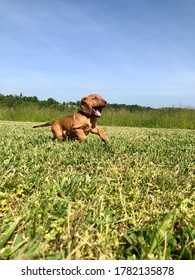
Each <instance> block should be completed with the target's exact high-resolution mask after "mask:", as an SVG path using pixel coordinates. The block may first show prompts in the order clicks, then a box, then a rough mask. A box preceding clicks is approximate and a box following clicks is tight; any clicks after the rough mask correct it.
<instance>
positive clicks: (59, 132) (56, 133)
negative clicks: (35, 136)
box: [51, 124, 66, 141]
mask: <svg viewBox="0 0 195 280" xmlns="http://www.w3.org/2000/svg"><path fill="white" fill-rule="evenodd" d="M51 131H52V133H53V140H55V139H57V140H58V141H64V140H65V139H66V135H65V134H64V131H63V129H62V128H61V126H60V125H57V124H56V125H52V127H51Z"/></svg>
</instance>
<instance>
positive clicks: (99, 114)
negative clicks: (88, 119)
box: [95, 108, 101, 117]
mask: <svg viewBox="0 0 195 280" xmlns="http://www.w3.org/2000/svg"><path fill="white" fill-rule="evenodd" d="M95 115H96V116H97V117H101V112H100V109H99V108H96V109H95Z"/></svg>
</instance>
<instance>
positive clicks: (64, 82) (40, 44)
mask: <svg viewBox="0 0 195 280" xmlns="http://www.w3.org/2000/svg"><path fill="white" fill-rule="evenodd" d="M194 15H195V0H41V1H40V0H31V1H28V0H17V1H16V0H0V61H1V67H0V93H3V94H5V95H7V94H16V95H19V94H20V93H23V95H26V96H34V95H35V96H37V97H38V98H39V99H40V100H43V99H47V98H49V97H52V98H54V99H56V100H57V101H59V102H63V101H77V100H80V99H81V98H82V97H83V96H85V95H87V94H90V93H94V92H97V93H99V94H101V95H102V96H103V97H104V98H105V99H106V100H107V101H108V102H109V103H125V104H138V105H142V106H151V107H157V108H158V107H163V106H190V107H195V16H194Z"/></svg>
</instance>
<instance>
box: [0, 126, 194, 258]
mask: <svg viewBox="0 0 195 280" xmlns="http://www.w3.org/2000/svg"><path fill="white" fill-rule="evenodd" d="M32 125H33V124H32V123H24V122H6V121H2V122H0V184H1V188H0V199H1V201H0V203H1V211H0V223H1V228H0V259H195V250H194V248H195V229H194V228H195V199H194V190H195V131H194V130H176V129H175V130H174V129H170V130H168V129H149V128H127V127H123V128H121V127H109V126H107V127H104V128H105V131H106V133H107V135H108V136H109V138H110V142H109V143H108V144H105V143H102V142H101V141H100V139H99V138H98V137H97V136H95V135H90V136H89V137H88V140H87V141H86V142H85V143H81V144H79V143H76V142H71V141H66V142H63V143H59V142H53V141H52V140H51V136H52V134H51V132H50V130H49V128H42V129H41V128H40V129H37V130H33V129H32Z"/></svg>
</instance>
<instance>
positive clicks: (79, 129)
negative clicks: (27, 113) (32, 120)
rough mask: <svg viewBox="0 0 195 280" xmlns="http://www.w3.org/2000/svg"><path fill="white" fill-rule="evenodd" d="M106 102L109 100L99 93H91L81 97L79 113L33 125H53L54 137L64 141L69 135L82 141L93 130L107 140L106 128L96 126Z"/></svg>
mask: <svg viewBox="0 0 195 280" xmlns="http://www.w3.org/2000/svg"><path fill="white" fill-rule="evenodd" d="M106 104H107V102H106V101H105V100H104V99H103V98H102V97H101V96H100V95H99V94H90V95H88V96H86V97H83V98H82V99H81V104H80V109H79V111H78V112H77V113H75V114H73V115H71V116H66V117H62V118H60V119H57V120H55V121H51V122H48V123H44V124H40V125H35V126H33V127H34V128H36V127H45V126H51V131H52V133H53V136H54V137H53V139H54V140H55V139H57V140H58V141H63V140H65V139H66V137H68V138H70V139H74V138H75V139H77V140H78V141H80V142H82V141H84V140H85V139H86V137H87V135H88V134H89V133H90V132H91V133H94V134H97V135H99V136H100V138H101V139H102V140H103V141H105V142H106V141H108V137H107V135H106V134H105V132H104V130H103V129H102V128H100V127H98V126H96V121H97V118H98V117H100V116H101V110H102V108H104V107H105V106H106Z"/></svg>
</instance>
